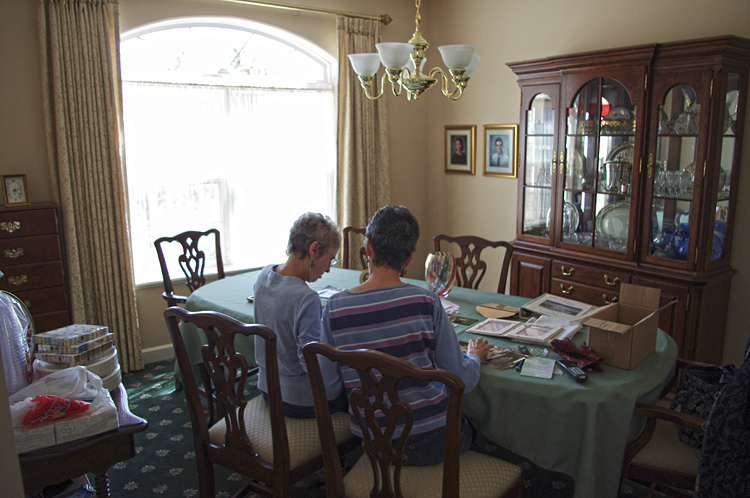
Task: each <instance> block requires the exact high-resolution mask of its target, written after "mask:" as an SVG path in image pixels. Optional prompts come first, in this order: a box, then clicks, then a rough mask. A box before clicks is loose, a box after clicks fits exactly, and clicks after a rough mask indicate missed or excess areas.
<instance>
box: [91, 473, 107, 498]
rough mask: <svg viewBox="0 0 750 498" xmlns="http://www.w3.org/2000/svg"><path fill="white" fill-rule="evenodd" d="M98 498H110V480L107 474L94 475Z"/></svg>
mask: <svg viewBox="0 0 750 498" xmlns="http://www.w3.org/2000/svg"><path fill="white" fill-rule="evenodd" d="M94 487H95V488H96V498H109V478H108V477H107V473H106V472H102V473H101V474H95V475H94Z"/></svg>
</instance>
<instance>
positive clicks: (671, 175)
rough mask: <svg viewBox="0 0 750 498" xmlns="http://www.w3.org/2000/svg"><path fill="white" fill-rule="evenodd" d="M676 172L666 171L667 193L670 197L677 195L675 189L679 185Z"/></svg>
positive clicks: (678, 177)
mask: <svg viewBox="0 0 750 498" xmlns="http://www.w3.org/2000/svg"><path fill="white" fill-rule="evenodd" d="M679 174H680V173H679V172H678V171H667V172H666V175H667V181H666V183H667V193H668V194H670V195H672V194H675V193H677V187H678V186H679V183H680V176H679Z"/></svg>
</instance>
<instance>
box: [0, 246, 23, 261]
mask: <svg viewBox="0 0 750 498" xmlns="http://www.w3.org/2000/svg"><path fill="white" fill-rule="evenodd" d="M23 252H24V251H23V247H19V248H17V249H6V250H5V251H3V254H4V255H5V257H6V258H9V259H18V258H20V257H21V256H23Z"/></svg>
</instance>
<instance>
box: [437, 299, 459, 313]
mask: <svg viewBox="0 0 750 498" xmlns="http://www.w3.org/2000/svg"><path fill="white" fill-rule="evenodd" d="M440 303H441V304H442V305H443V308H444V309H445V312H446V313H447V314H448V315H457V314H458V312H459V310H460V306H459V305H457V304H456V303H454V302H452V301H448V300H447V299H445V298H444V297H441V298H440Z"/></svg>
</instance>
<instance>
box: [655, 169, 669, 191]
mask: <svg viewBox="0 0 750 498" xmlns="http://www.w3.org/2000/svg"><path fill="white" fill-rule="evenodd" d="M666 182H667V172H666V171H663V170H657V172H656V178H654V185H655V186H656V193H657V194H659V195H662V194H664V185H665V184H666Z"/></svg>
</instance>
